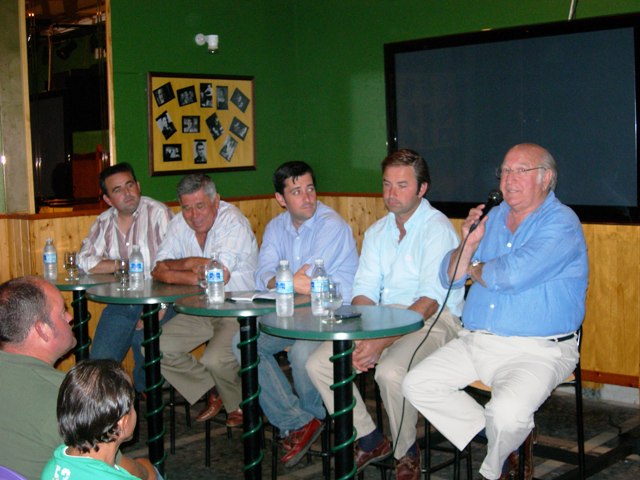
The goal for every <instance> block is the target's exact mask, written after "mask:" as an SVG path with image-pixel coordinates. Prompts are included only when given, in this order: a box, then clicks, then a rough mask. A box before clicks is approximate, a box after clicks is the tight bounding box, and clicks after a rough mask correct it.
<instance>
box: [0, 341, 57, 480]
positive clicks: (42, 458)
mask: <svg viewBox="0 0 640 480" xmlns="http://www.w3.org/2000/svg"><path fill="white" fill-rule="evenodd" d="M63 378H64V373H62V372H60V371H58V370H55V369H54V368H53V367H51V366H50V365H47V364H46V363H44V362H43V361H41V360H38V359H36V358H33V357H29V356H26V355H18V354H14V353H7V352H3V351H1V350H0V405H2V408H0V465H5V466H7V467H9V468H12V469H13V470H15V471H17V472H19V473H21V474H22V475H24V476H25V477H27V478H28V479H29V480H37V479H39V478H40V474H41V473H42V469H43V468H44V466H45V464H46V463H47V460H48V459H49V458H51V452H53V450H54V449H55V448H56V447H57V446H58V445H60V443H61V442H62V438H61V437H60V433H58V422H57V420H56V403H57V399H58V389H59V388H60V384H61V383H62V379H63Z"/></svg>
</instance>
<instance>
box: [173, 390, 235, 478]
mask: <svg viewBox="0 0 640 480" xmlns="http://www.w3.org/2000/svg"><path fill="white" fill-rule="evenodd" d="M180 405H183V406H184V413H185V417H186V423H187V427H189V428H191V406H190V405H189V402H187V401H186V400H176V389H175V388H174V387H173V386H169V403H168V406H169V444H170V452H171V454H172V455H175V453H176V406H180ZM212 423H213V420H212V419H209V420H206V421H205V422H204V464H205V466H207V467H210V466H211V425H212ZM226 428H227V438H231V437H232V434H231V428H230V427H226Z"/></svg>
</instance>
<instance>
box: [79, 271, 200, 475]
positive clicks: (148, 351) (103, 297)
mask: <svg viewBox="0 0 640 480" xmlns="http://www.w3.org/2000/svg"><path fill="white" fill-rule="evenodd" d="M199 293H202V289H201V288H200V287H197V286H193V285H169V284H167V283H161V282H156V281H153V280H145V281H144V284H142V285H140V286H139V287H138V288H135V289H133V288H130V289H128V290H122V289H121V287H120V284H119V283H110V284H106V285H96V286H94V287H91V288H89V289H87V298H89V300H93V301H94V302H100V303H110V304H118V305H142V306H143V307H142V319H143V320H144V341H143V343H142V344H143V345H144V359H145V364H144V369H145V374H146V385H147V388H146V389H145V392H146V394H147V415H146V416H147V420H148V423H147V428H148V431H149V438H148V440H147V444H148V445H149V460H151V463H153V465H154V466H155V467H156V468H157V469H158V470H159V471H160V473H161V474H164V461H165V459H166V455H165V453H164V433H165V428H164V420H163V410H164V402H163V401H162V384H163V382H164V381H163V379H162V375H161V373H160V358H161V356H160V334H161V331H160V326H159V320H158V312H159V310H160V304H161V303H173V302H175V301H176V300H178V299H179V298H183V297H187V296H189V295H197V294H199Z"/></svg>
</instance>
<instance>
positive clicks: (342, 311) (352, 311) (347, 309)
mask: <svg viewBox="0 0 640 480" xmlns="http://www.w3.org/2000/svg"><path fill="white" fill-rule="evenodd" d="M335 316H336V318H338V319H340V320H346V319H347V318H358V317H361V316H362V314H361V313H360V312H359V311H358V310H357V309H356V308H355V307H353V306H352V305H343V306H341V307H340V308H339V309H337V310H336V313H335Z"/></svg>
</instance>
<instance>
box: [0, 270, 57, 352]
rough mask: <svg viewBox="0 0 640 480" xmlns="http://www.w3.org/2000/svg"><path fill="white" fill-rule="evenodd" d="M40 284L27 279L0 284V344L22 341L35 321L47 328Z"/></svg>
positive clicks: (33, 278)
mask: <svg viewBox="0 0 640 480" xmlns="http://www.w3.org/2000/svg"><path fill="white" fill-rule="evenodd" d="M44 282H45V281H44V280H43V279H41V278H39V277H31V276H30V277H18V278H14V279H12V280H9V281H8V282H5V283H3V284H2V285H0V345H2V344H4V343H13V344H20V343H22V342H24V341H25V340H26V338H27V336H28V335H29V331H30V330H31V329H32V328H33V326H34V325H35V324H36V322H38V321H41V322H44V323H46V324H48V325H51V317H50V315H49V308H48V302H47V296H46V294H45V292H44V288H43V284H44Z"/></svg>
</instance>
